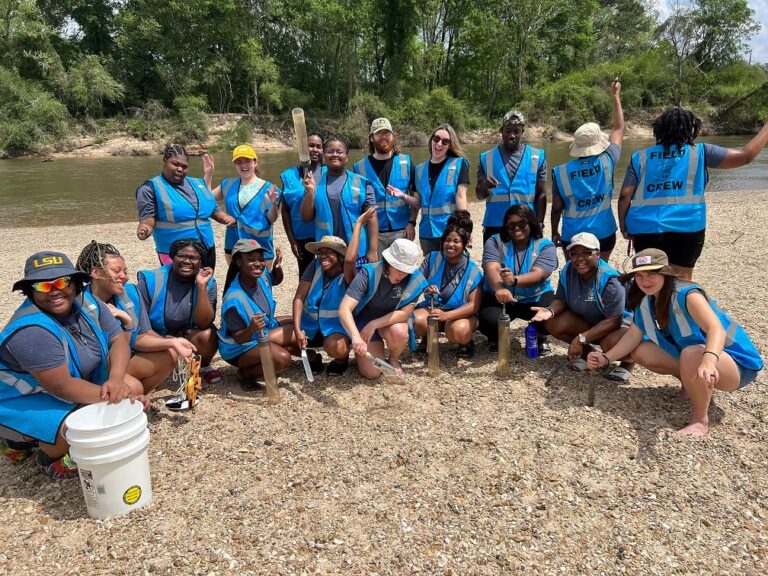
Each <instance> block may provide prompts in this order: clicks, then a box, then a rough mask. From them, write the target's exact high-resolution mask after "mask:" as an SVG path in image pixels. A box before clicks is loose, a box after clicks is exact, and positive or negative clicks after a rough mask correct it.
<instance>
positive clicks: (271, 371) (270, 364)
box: [259, 329, 280, 404]
mask: <svg viewBox="0 0 768 576" xmlns="http://www.w3.org/2000/svg"><path fill="white" fill-rule="evenodd" d="M259 356H261V369H262V370H263V371H264V384H266V386H267V399H268V400H269V403H270V404H279V403H280V389H279V388H278V387H277V376H276V375H275V361H274V359H273V358H272V350H271V348H270V346H269V333H268V332H267V330H266V329H264V330H262V331H261V333H260V334H259Z"/></svg>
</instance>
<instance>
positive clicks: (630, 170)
mask: <svg viewBox="0 0 768 576" xmlns="http://www.w3.org/2000/svg"><path fill="white" fill-rule="evenodd" d="M726 156H728V148H723V147H722V146H718V145H717V144H706V143H705V144H704V164H705V165H706V167H707V168H717V167H718V166H720V164H722V163H723V161H724V160H725V157H726ZM639 181H640V180H639V178H638V177H637V174H635V169H634V167H633V166H632V162H630V163H629V164H627V173H626V174H625V175H624V184H622V186H637V183H638V182H639Z"/></svg>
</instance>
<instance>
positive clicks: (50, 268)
mask: <svg viewBox="0 0 768 576" xmlns="http://www.w3.org/2000/svg"><path fill="white" fill-rule="evenodd" d="M62 276H70V277H71V278H72V279H73V280H81V281H83V282H90V281H91V275H90V274H88V273H86V272H83V271H82V270H78V269H77V268H75V267H74V266H73V265H72V261H71V260H70V259H69V257H67V255H66V254H62V253H61V252H50V251H44V252H36V253H35V254H32V256H30V257H29V258H27V262H26V264H24V278H22V279H21V280H18V281H16V283H14V285H13V288H12V290H21V289H22V288H23V287H24V286H26V285H28V284H32V283H34V282H39V281H41V280H54V279H56V278H61V277H62Z"/></svg>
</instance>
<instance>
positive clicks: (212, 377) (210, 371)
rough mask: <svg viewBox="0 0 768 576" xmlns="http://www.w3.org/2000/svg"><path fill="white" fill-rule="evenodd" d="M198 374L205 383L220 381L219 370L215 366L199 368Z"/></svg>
mask: <svg viewBox="0 0 768 576" xmlns="http://www.w3.org/2000/svg"><path fill="white" fill-rule="evenodd" d="M200 375H201V376H202V377H203V380H204V381H205V383H206V384H218V383H219V382H221V372H219V371H218V370H216V368H211V367H210V366H207V367H205V368H200Z"/></svg>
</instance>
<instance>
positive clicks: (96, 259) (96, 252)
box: [75, 240, 122, 274]
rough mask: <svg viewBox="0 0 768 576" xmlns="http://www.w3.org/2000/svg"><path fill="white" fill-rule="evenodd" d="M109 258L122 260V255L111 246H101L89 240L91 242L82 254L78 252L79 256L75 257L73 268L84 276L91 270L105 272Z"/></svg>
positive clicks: (105, 244)
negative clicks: (83, 273)
mask: <svg viewBox="0 0 768 576" xmlns="http://www.w3.org/2000/svg"><path fill="white" fill-rule="evenodd" d="M110 257H113V258H114V257H116V258H122V255H121V254H120V251H119V250H118V249H117V248H115V247H114V246H112V244H107V243H104V244H102V243H99V242H96V240H91V242H90V243H89V244H88V245H87V246H86V247H85V248H83V250H82V252H80V256H78V257H77V264H75V268H77V269H78V270H81V271H83V272H85V273H86V274H90V273H91V270H92V269H94V268H100V269H101V270H106V267H105V265H106V261H107V258H110Z"/></svg>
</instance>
